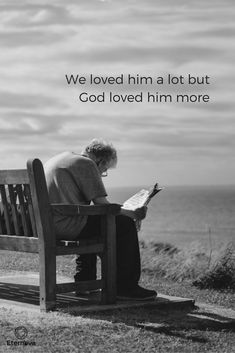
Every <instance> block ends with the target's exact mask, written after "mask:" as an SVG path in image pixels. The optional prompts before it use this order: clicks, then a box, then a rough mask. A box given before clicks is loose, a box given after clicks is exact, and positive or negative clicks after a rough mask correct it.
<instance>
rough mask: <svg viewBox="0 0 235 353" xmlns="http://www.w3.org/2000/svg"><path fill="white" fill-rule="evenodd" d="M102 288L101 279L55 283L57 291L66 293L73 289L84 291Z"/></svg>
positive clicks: (102, 282)
mask: <svg viewBox="0 0 235 353" xmlns="http://www.w3.org/2000/svg"><path fill="white" fill-rule="evenodd" d="M99 288H100V289H102V288H104V281H103V280H102V279H98V280H94V281H81V282H71V283H59V284H57V285H56V292H57V293H68V292H74V291H81V292H84V291H86V290H94V289H99Z"/></svg>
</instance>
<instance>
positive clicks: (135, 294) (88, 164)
mask: <svg viewBox="0 0 235 353" xmlns="http://www.w3.org/2000/svg"><path fill="white" fill-rule="evenodd" d="M116 164H117V153H116V150H115V148H114V147H113V146H112V144H109V143H107V142H105V141H103V140H97V139H95V140H92V141H91V143H90V144H89V145H88V146H87V147H86V148H85V150H84V151H83V152H82V153H81V154H77V153H74V152H64V153H61V154H59V155H56V156H55V157H53V158H51V159H50V160H49V161H47V162H46V164H45V174H46V181H47V187H48V191H49V197H50V202H51V203H70V204H71V203H72V204H84V205H88V204H90V202H93V203H94V204H107V203H109V201H108V200H107V193H106V190H105V187H104V184H103V182H102V178H101V177H102V176H106V175H107V171H108V169H110V168H114V167H115V166H116ZM145 214H146V209H145V208H144V207H142V208H138V209H136V210H135V211H132V210H127V209H125V208H123V207H121V211H120V215H118V216H117V217H116V236H117V295H118V298H120V299H126V298H128V299H133V300H146V299H152V298H154V297H155V296H156V294H157V293H156V292H155V291H154V290H148V289H144V288H142V287H140V286H139V285H138V282H139V279H140V272H141V270H140V253H139V243H138V236H137V231H136V227H135V222H134V220H136V219H143V218H144V217H145ZM54 222H55V229H56V235H57V237H58V239H64V240H79V239H82V238H86V237H88V236H90V235H91V234H92V233H94V230H95V231H96V233H97V230H98V229H100V216H88V217H87V216H81V215H77V216H71V217H70V216H63V215H56V216H55V218H54ZM76 263H77V267H76V271H77V273H76V275H75V276H74V277H75V281H82V280H91V279H95V278H96V255H94V254H90V255H80V256H79V257H77V260H76Z"/></svg>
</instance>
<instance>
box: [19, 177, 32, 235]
mask: <svg viewBox="0 0 235 353" xmlns="http://www.w3.org/2000/svg"><path fill="white" fill-rule="evenodd" d="M16 190H17V195H18V199H19V207H20V213H21V219H22V226H23V230H24V235H27V236H29V235H30V233H32V232H31V229H30V220H29V214H28V212H27V210H26V202H25V199H24V194H23V190H22V185H19V184H18V185H16Z"/></svg>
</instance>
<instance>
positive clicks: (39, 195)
mask: <svg viewBox="0 0 235 353" xmlns="http://www.w3.org/2000/svg"><path fill="white" fill-rule="evenodd" d="M27 170H28V173H29V180H30V189H31V195H32V203H33V211H34V215H35V221H36V228H37V234H38V241H39V263H40V308H41V310H42V311H48V310H52V309H54V308H55V307H56V236H55V231H54V225H53V215H52V209H51V206H50V203H49V196H48V191H47V185H46V179H45V174H44V170H43V165H42V163H41V161H40V160H39V159H33V160H29V161H28V162H27Z"/></svg>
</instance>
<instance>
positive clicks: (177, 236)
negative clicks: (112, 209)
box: [108, 185, 235, 248]
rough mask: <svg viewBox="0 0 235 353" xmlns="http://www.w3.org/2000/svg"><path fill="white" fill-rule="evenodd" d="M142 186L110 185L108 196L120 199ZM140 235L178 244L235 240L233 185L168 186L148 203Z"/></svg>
mask: <svg viewBox="0 0 235 353" xmlns="http://www.w3.org/2000/svg"><path fill="white" fill-rule="evenodd" d="M140 189H142V188H138V187H126V188H110V189H108V194H109V199H110V201H112V202H118V203H123V202H124V201H125V200H126V199H128V198H129V197H130V196H132V195H133V194H135V193H136V192H137V191H139V190H140ZM139 237H140V238H141V239H145V240H147V241H149V240H151V241H155V242H168V243H172V244H175V245H178V246H180V247H182V246H188V245H189V244H190V243H192V242H196V243H197V242H200V243H202V244H203V245H205V246H209V247H215V248H218V247H220V246H223V245H225V244H226V243H228V242H231V241H235V185H234V186H196V187H195V186H177V187H174V186H169V187H166V188H165V189H163V190H162V191H161V192H160V193H159V194H157V195H156V196H155V197H154V198H153V199H152V201H151V203H150V204H149V207H148V213H147V217H146V219H145V220H144V221H143V222H142V228H141V231H140V233H139Z"/></svg>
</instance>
